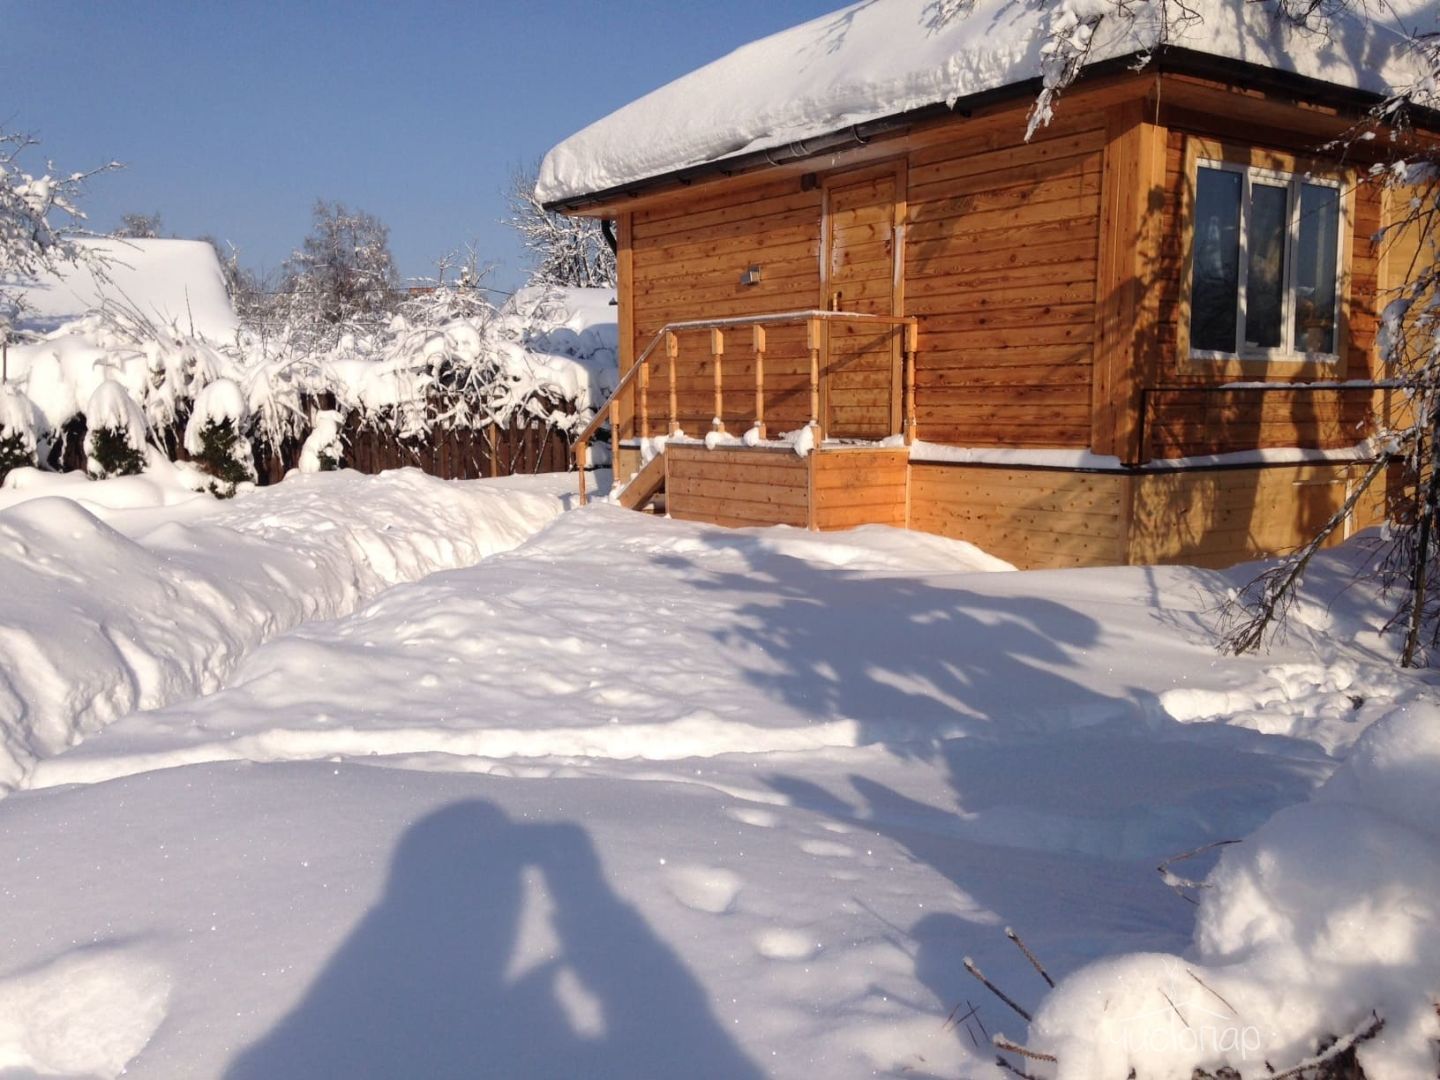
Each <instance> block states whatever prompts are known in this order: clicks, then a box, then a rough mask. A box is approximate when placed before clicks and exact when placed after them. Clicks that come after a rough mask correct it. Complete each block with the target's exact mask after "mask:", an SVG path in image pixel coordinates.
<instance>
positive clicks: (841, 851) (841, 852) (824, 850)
mask: <svg viewBox="0 0 1440 1080" xmlns="http://www.w3.org/2000/svg"><path fill="white" fill-rule="evenodd" d="M800 850H801V851H803V852H805V854H806V855H820V856H823V857H825V858H830V859H853V858H854V857H855V849H854V848H852V847H850V846H849V845H847V844H837V843H836V842H835V841H834V840H806V841H805V842H804V843H802V844H801V845H800Z"/></svg>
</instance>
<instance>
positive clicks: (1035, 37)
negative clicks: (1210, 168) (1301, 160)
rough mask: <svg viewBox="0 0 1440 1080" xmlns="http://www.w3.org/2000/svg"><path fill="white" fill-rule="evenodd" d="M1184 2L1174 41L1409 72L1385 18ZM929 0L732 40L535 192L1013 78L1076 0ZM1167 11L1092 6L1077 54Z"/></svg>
mask: <svg viewBox="0 0 1440 1080" xmlns="http://www.w3.org/2000/svg"><path fill="white" fill-rule="evenodd" d="M946 6H949V7H954V8H959V7H960V5H958V4H956V5H946ZM1186 6H1187V9H1192V8H1193V9H1194V10H1195V12H1196V13H1197V14H1198V15H1199V17H1200V18H1199V20H1198V21H1197V22H1195V23H1194V24H1191V25H1186V26H1181V27H1178V28H1175V27H1172V28H1171V33H1170V35H1169V40H1170V44H1172V45H1175V46H1180V47H1184V48H1186V49H1192V50H1195V51H1198V52H1203V53H1207V54H1210V55H1212V56H1217V57H1223V58H1226V59H1230V60H1240V61H1245V62H1248V63H1252V64H1258V65H1262V66H1264V67H1270V68H1274V69H1276V70H1280V71H1287V72H1293V73H1295V74H1299V75H1304V76H1308V77H1310V78H1313V79H1318V80H1320V81H1322V82H1327V83H1332V84H1334V85H1337V86H1344V87H1349V88H1353V89H1359V90H1366V91H1372V92H1375V93H1387V92H1389V91H1390V90H1391V89H1392V88H1395V87H1401V86H1408V85H1410V84H1411V83H1413V82H1414V81H1415V80H1416V78H1417V76H1419V75H1420V74H1421V72H1420V70H1419V67H1418V65H1417V62H1416V59H1415V57H1414V56H1413V55H1411V54H1409V53H1407V52H1406V50H1405V48H1404V44H1405V42H1404V39H1403V38H1402V36H1401V35H1400V34H1398V33H1396V32H1395V30H1394V29H1392V28H1391V27H1389V26H1386V25H1381V22H1382V20H1383V19H1385V18H1387V16H1377V19H1376V20H1375V21H1374V22H1361V21H1360V20H1358V19H1355V18H1353V17H1349V16H1346V17H1337V18H1336V20H1335V22H1334V24H1333V25H1332V26H1331V27H1330V28H1329V30H1330V33H1329V34H1328V35H1326V34H1323V33H1320V32H1309V31H1305V30H1302V29H1298V28H1296V27H1294V26H1293V25H1291V24H1289V23H1287V22H1285V21H1284V20H1281V19H1277V18H1276V17H1275V10H1274V5H1273V4H1272V3H1269V2H1267V3H1247V2H1243V0H1196V2H1193V3H1191V4H1188V5H1186ZM940 7H941V5H938V4H936V3H935V2H934V0H861V2H860V3H855V4H851V5H850V6H848V7H844V8H841V9H839V10H838V11H835V12H832V13H831V14H829V15H823V16H821V17H820V18H818V19H813V20H811V21H810V22H807V23H804V24H802V25H800V26H797V27H794V28H792V29H790V30H785V31H782V32H781V33H778V34H774V35H772V36H770V37H767V38H764V39H762V40H760V41H756V42H753V43H751V44H749V45H745V46H743V47H742V48H740V49H737V50H735V51H734V52H732V53H730V54H729V55H728V56H725V57H723V58H721V59H719V60H716V61H715V62H713V63H711V64H708V65H707V66H705V67H703V68H700V69H699V70H698V71H694V72H692V73H690V74H688V75H685V76H684V77H682V78H680V79H677V80H676V81H674V82H672V83H670V84H669V85H668V86H664V87H661V88H660V89H658V90H655V91H653V92H652V93H650V94H648V95H646V96H645V97H643V98H641V99H640V100H638V101H635V102H633V103H632V104H630V105H627V106H625V107H624V108H622V109H620V110H619V111H617V112H615V113H612V114H611V115H609V116H607V117H605V118H604V119H602V120H599V121H597V122H596V123H594V124H591V125H590V126H589V127H587V128H585V129H584V130H583V131H581V132H579V133H578V134H576V135H573V136H571V137H570V138H569V139H567V140H565V141H564V142H562V143H561V144H560V145H558V146H556V147H555V148H554V149H552V150H551V151H550V153H549V154H547V155H546V157H545V160H544V162H543V163H542V164H541V167H540V175H539V182H538V184H537V186H536V193H537V195H538V196H539V197H540V199H541V200H542V201H543V202H547V203H549V202H556V201H560V200H564V199H570V198H575V197H578V196H582V195H586V194H590V193H593V192H598V191H604V190H607V189H610V188H613V187H618V186H621V185H624V184H628V183H633V182H635V181H638V180H643V179H646V178H649V177H654V176H659V175H663V174H665V173H668V172H671V171H673V170H676V169H682V168H685V167H687V166H692V165H699V164H702V163H705V162H710V161H716V160H721V159H724V158H728V157H733V156H735V155H738V154H743V153H747V152H753V151H759V150H766V149H773V148H776V147H781V146H785V145H787V144H790V143H796V142H800V141H802V140H805V139H809V138H813V137H816V136H819V135H824V134H828V133H831V132H836V131H841V130H843V129H844V128H847V127H849V126H851V125H855V124H862V123H865V122H866V121H870V120H878V119H880V118H882V117H887V116H894V115H897V114H899V113H904V112H908V111H910V110H912V109H918V108H921V107H922V106H926V105H934V104H938V103H953V102H955V101H956V100H957V99H959V98H963V97H966V96H969V95H971V94H977V93H981V92H983V91H987V90H994V89H998V88H1001V87H1005V86H1011V85H1014V84H1016V83H1021V82H1025V81H1026V80H1028V79H1032V78H1036V77H1039V76H1040V75H1041V74H1042V71H1043V66H1042V65H1043V61H1044V59H1045V56H1046V53H1045V51H1044V49H1045V46H1046V44H1047V43H1048V41H1049V40H1050V34H1051V32H1052V31H1054V30H1059V29H1061V28H1062V26H1063V20H1064V18H1065V17H1066V16H1067V15H1069V16H1070V18H1071V25H1072V26H1073V24H1074V18H1075V16H1074V14H1073V13H1074V12H1079V11H1080V5H1078V4H1062V5H1058V6H1057V7H1056V8H1054V9H1052V7H1051V6H1050V5H1046V4H1017V3H1014V2H1013V0H975V3H974V4H973V5H970V6H969V7H968V10H967V11H966V12H965V13H964V14H963V15H961V14H957V15H956V16H955V17H953V18H950V19H948V20H943V19H941V18H940V17H939V16H938V14H937V11H938V9H939V8H940ZM1166 10H1167V9H1166V6H1165V5H1163V4H1161V3H1158V2H1155V0H1144V2H1142V3H1139V4H1136V5H1134V6H1133V8H1132V11H1133V12H1134V18H1133V21H1129V22H1126V21H1123V20H1117V19H1116V17H1115V16H1113V15H1107V16H1106V17H1105V18H1103V19H1102V21H1101V23H1100V25H1099V27H1098V28H1097V29H1096V31H1095V34H1094V40H1093V44H1092V46H1091V49H1090V52H1089V57H1088V62H1089V63H1091V64H1098V63H1101V62H1103V61H1106V60H1112V59H1115V58H1118V57H1125V56H1130V55H1132V54H1136V53H1146V52H1148V51H1150V50H1151V49H1153V48H1154V46H1155V44H1156V42H1157V41H1158V40H1160V38H1161V34H1162V26H1161V21H1160V20H1161V19H1162V17H1163V15H1162V13H1163V12H1164V11H1166ZM1387 10H1388V9H1387ZM1433 12H1434V6H1433V4H1422V5H1420V6H1419V8H1418V13H1419V15H1423V16H1426V17H1425V18H1419V17H1417V22H1419V23H1420V24H1421V25H1422V26H1423V25H1424V24H1425V22H1426V21H1430V22H1433V18H1434V16H1433ZM1080 17H1081V18H1083V17H1084V13H1083V12H1081V13H1080ZM1052 19H1053V20H1054V22H1053V23H1052ZM1397 21H1398V20H1397ZM1062 107H1063V106H1062Z"/></svg>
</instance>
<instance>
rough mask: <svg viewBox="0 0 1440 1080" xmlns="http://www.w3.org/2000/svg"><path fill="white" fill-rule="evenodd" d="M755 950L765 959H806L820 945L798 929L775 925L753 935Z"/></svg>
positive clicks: (818, 948) (812, 954)
mask: <svg viewBox="0 0 1440 1080" xmlns="http://www.w3.org/2000/svg"><path fill="white" fill-rule="evenodd" d="M754 941H755V951H756V952H758V953H759V954H760V955H761V956H763V957H765V958H766V959H767V960H808V959H810V957H812V956H814V955H815V954H816V953H817V952H819V951H820V946H819V945H818V944H817V943H816V942H815V941H813V940H811V938H810V937H808V936H807V935H806V934H804V933H802V932H801V931H799V930H786V929H784V928H782V927H776V928H775V929H772V930H762V931H760V933H758V934H756V935H755V938H754Z"/></svg>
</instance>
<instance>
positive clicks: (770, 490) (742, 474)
mask: <svg viewBox="0 0 1440 1080" xmlns="http://www.w3.org/2000/svg"><path fill="white" fill-rule="evenodd" d="M809 501H810V467H809V462H808V459H807V458H802V457H797V456H796V455H795V454H794V453H793V452H792V451H790V450H751V449H746V450H719V449H717V450H707V449H705V447H703V446H669V447H667V448H666V449H665V510H666V512H667V513H668V514H669V515H670V516H671V517H673V518H679V519H680V520H682V521H706V522H710V523H712V524H715V525H732V526H733V525H795V526H798V527H800V528H804V527H805V526H806V525H807V524H808V523H809Z"/></svg>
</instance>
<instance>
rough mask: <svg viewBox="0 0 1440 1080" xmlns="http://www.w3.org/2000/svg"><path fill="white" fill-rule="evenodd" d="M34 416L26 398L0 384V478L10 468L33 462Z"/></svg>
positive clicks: (17, 467)
mask: <svg viewBox="0 0 1440 1080" xmlns="http://www.w3.org/2000/svg"><path fill="white" fill-rule="evenodd" d="M35 417H36V413H35V406H34V405H33V404H32V403H31V401H30V399H29V398H27V397H26V396H25V395H24V394H22V393H21V392H20V391H19V390H17V389H15V388H14V387H13V386H8V385H3V384H0V481H3V480H4V479H5V477H6V475H7V474H8V473H9V472H10V470H11V469H19V468H22V467H24V466H26V465H34V464H35V443H36V439H35V434H36V433H35V427H36V424H35Z"/></svg>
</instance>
